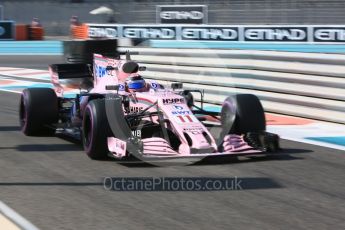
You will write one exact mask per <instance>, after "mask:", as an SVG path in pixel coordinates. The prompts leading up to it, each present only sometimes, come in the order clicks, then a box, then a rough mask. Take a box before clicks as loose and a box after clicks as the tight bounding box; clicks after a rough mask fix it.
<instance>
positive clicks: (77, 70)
mask: <svg viewBox="0 0 345 230" xmlns="http://www.w3.org/2000/svg"><path fill="white" fill-rule="evenodd" d="M49 70H50V71H51V72H52V73H55V74H57V76H58V77H59V79H70V78H87V77H92V65H89V64H82V63H80V64H52V65H49Z"/></svg>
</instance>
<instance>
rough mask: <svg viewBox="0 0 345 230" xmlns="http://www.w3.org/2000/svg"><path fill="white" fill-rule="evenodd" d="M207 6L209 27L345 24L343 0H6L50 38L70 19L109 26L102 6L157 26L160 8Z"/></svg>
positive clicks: (11, 10)
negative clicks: (38, 23) (39, 24)
mask: <svg viewBox="0 0 345 230" xmlns="http://www.w3.org/2000/svg"><path fill="white" fill-rule="evenodd" d="M172 4H203V5H207V6H208V23H209V24H228V25H231V24H232V25H240V24H253V25H255V24H259V25H266V24H295V25H296V24H298V25H299V24H330V25H333V24H345V14H344V13H343V10H344V9H345V1H342V0H199V1H197V0H187V1H184V0H167V1H163V0H108V1H107V0H55V1H53V0H3V1H0V5H3V7H4V17H5V18H6V19H10V20H14V21H16V22H18V23H30V21H31V20H32V18H33V17H38V18H39V19H40V20H41V22H42V24H43V25H44V26H45V28H46V34H48V35H63V34H66V33H68V27H69V19H70V17H71V16H72V15H77V16H78V17H79V18H80V20H81V21H82V22H90V23H91V22H92V23H106V22H107V21H108V16H107V15H90V14H89V12H90V11H91V10H93V9H95V8H97V7H99V6H107V7H110V8H112V9H113V10H114V11H115V15H114V16H115V20H116V22H118V23H131V24H132V23H149V24H152V23H155V22H156V5H172Z"/></svg>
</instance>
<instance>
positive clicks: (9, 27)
mask: <svg viewBox="0 0 345 230" xmlns="http://www.w3.org/2000/svg"><path fill="white" fill-rule="evenodd" d="M13 39H14V22H12V21H0V40H13Z"/></svg>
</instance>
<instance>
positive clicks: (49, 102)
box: [19, 88, 59, 136]
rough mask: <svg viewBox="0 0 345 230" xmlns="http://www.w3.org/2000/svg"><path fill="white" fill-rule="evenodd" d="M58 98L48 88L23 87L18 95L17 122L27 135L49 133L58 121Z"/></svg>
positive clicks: (53, 130)
mask: <svg viewBox="0 0 345 230" xmlns="http://www.w3.org/2000/svg"><path fill="white" fill-rule="evenodd" d="M58 112H59V111H58V98H57V96H56V94H55V92H54V90H53V89H50V88H28V89H24V90H23V93H22V95H21V97H20V104H19V123H20V128H21V130H22V132H23V133H24V134H25V135H28V136H35V135H51V134H53V133H54V132H55V128H54V127H53V124H54V123H57V122H58Z"/></svg>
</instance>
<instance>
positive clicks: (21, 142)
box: [0, 56, 345, 230]
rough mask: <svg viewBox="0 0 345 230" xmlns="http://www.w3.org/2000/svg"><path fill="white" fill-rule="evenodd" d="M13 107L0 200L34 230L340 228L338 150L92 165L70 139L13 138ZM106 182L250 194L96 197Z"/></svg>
mask: <svg viewBox="0 0 345 230" xmlns="http://www.w3.org/2000/svg"><path fill="white" fill-rule="evenodd" d="M59 60H61V58H60V57H54V56H48V57H40V56H35V57H30V56H25V57H15V56H10V57H8V56H7V57H6V56H1V57H0V63H1V64H0V65H1V66H16V67H24V68H40V69H46V64H49V63H51V62H59ZM14 61H15V62H16V63H13V62H14ZM18 100H19V95H18V94H14V93H8V92H0V105H1V106H0V200H2V201H3V202H5V203H6V204H8V205H9V206H10V207H11V208H13V209H14V210H16V211H17V212H18V213H20V214H21V215H23V216H24V217H25V218H27V219H28V220H30V221H31V222H32V223H33V224H35V225H36V226H37V227H38V228H40V229H100V230H101V229H135V230H137V229H344V226H345V158H344V154H345V153H344V152H343V151H338V150H332V149H328V148H323V147H318V146H313V145H307V144H301V143H296V142H291V141H285V140H283V141H282V147H283V148H284V153H283V154H281V155H279V156H278V155H277V156H274V157H260V158H254V159H247V160H246V159H240V160H239V161H226V162H222V161H213V162H206V163H203V164H198V165H193V166H167V167H150V166H149V165H147V164H134V163H133V164H120V163H118V162H116V161H93V160H90V159H89V158H88V157H87V156H86V155H85V154H84V153H83V151H82V148H81V146H80V145H78V144H77V143H73V142H71V141H70V140H68V139H65V138H57V137H26V136H24V135H23V134H21V133H20V131H19V129H18V117H17V116H18ZM104 177H238V179H241V180H243V181H244V182H247V184H248V185H249V186H248V187H247V189H246V188H244V190H236V191H212V192H211V191H207V192H163V191H158V192H114V191H107V190H105V189H104V188H103V186H102V178H104ZM0 228H1V227H0Z"/></svg>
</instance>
